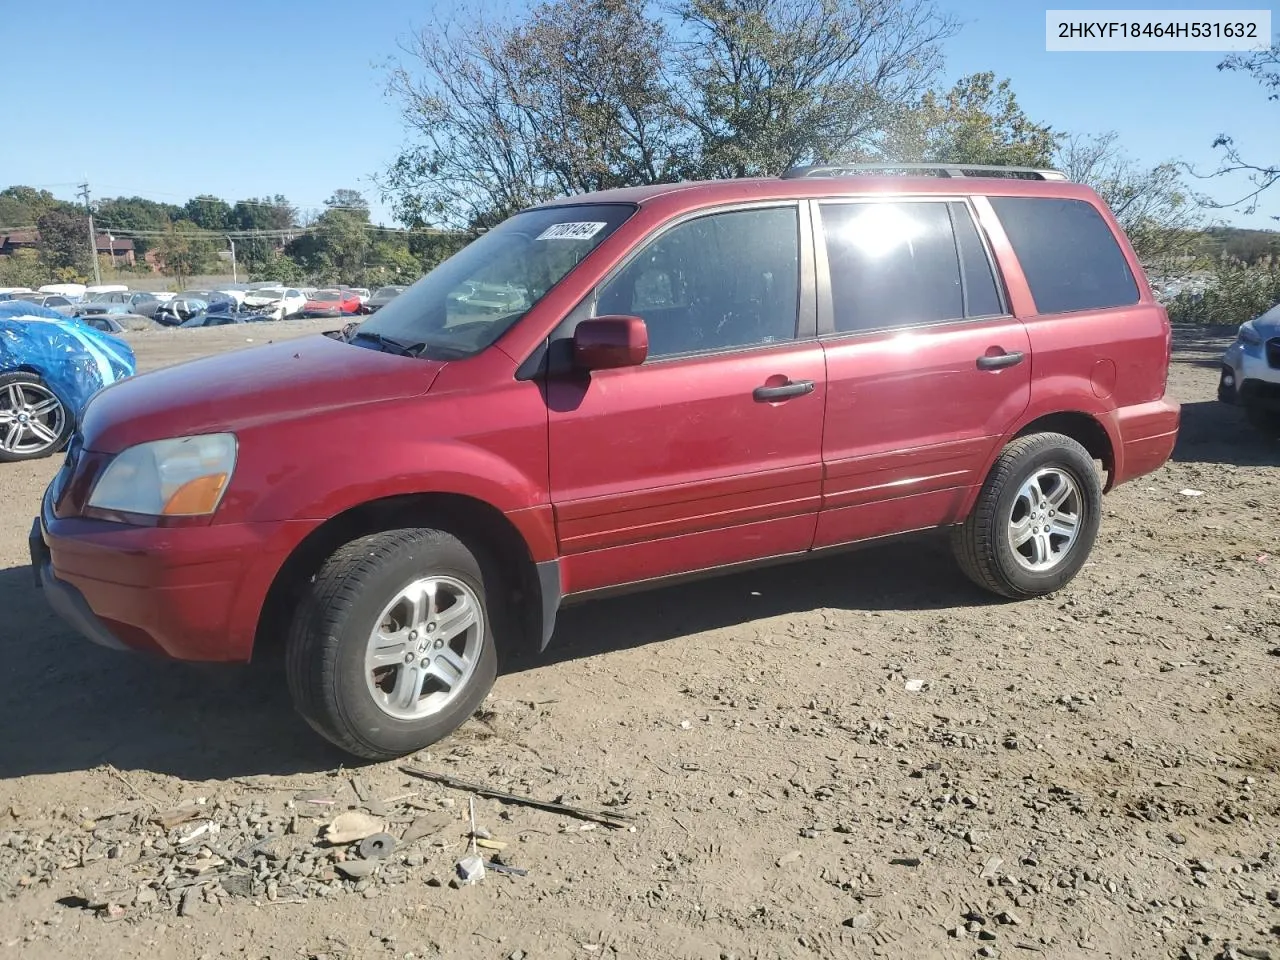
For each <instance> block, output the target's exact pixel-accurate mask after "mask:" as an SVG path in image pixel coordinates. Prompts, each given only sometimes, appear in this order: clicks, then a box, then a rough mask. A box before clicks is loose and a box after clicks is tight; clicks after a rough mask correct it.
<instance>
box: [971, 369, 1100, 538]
mask: <svg viewBox="0 0 1280 960" xmlns="http://www.w3.org/2000/svg"><path fill="white" fill-rule="evenodd" d="M1061 413H1076V414H1083V415H1084V416H1087V417H1089V418H1090V419H1091V420H1093V421H1094V422H1096V423H1097V424H1098V426H1100V427H1102V429H1103V431H1104V432H1105V433H1106V435H1107V442H1108V443H1109V444H1110V445H1111V457H1112V470H1111V474H1110V475H1111V477H1115V476H1120V475H1122V473H1121V471H1122V468H1123V465H1124V462H1123V461H1124V444H1123V443H1122V441H1121V437H1120V427H1119V424H1118V423H1117V420H1116V410H1115V406H1114V405H1113V404H1111V403H1110V402H1109V401H1108V400H1104V399H1102V398H1101V397H1099V396H1097V395H1096V394H1095V393H1094V392H1093V387H1092V385H1091V384H1090V382H1089V381H1088V380H1087V379H1081V378H1078V377H1065V376H1060V377H1052V378H1050V379H1048V380H1044V381H1038V382H1035V383H1033V384H1032V396H1031V402H1030V403H1028V404H1027V407H1026V409H1024V410H1023V411H1022V413H1021V414H1019V416H1018V417H1017V419H1016V420H1014V421H1013V423H1012V424H1011V425H1010V426H1009V428H1008V429H1007V430H1006V431H1005V433H1004V434H1003V435H1002V436H1000V437H999V438H997V439H996V441H995V443H993V444H992V446H991V448H990V449H989V450H988V451H987V455H986V457H985V460H984V462H983V465H982V470H981V474H980V475H981V476H982V477H983V478H984V479H985V478H986V476H987V474H989V473H990V472H991V468H992V467H993V466H994V465H995V462H996V458H997V457H998V456H1000V451H1001V450H1003V449H1004V448H1005V447H1006V446H1007V445H1008V444H1009V442H1010V441H1011V440H1013V438H1014V437H1016V436H1017V435H1018V434H1019V433H1021V432H1022V431H1023V430H1025V429H1026V428H1027V427H1028V426H1029V425H1030V424H1032V423H1034V422H1035V421H1037V420H1039V419H1040V418H1041V417H1047V416H1052V415H1053V414H1061ZM1110 486H1111V481H1110V479H1108V483H1107V489H1109V488H1110ZM980 490H981V484H977V485H975V486H973V487H972V488H970V490H969V492H968V494H967V495H966V497H965V500H964V503H963V505H962V507H961V512H960V516H962V517H966V516H968V515H969V512H970V511H971V510H972V509H973V505H974V502H975V501H976V500H977V499H978V493H979V492H980Z"/></svg>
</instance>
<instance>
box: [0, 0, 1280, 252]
mask: <svg viewBox="0 0 1280 960" xmlns="http://www.w3.org/2000/svg"><path fill="white" fill-rule="evenodd" d="M1133 5H1134V6H1136V5H1137V4H1133ZM1149 5H1150V4H1149ZM939 6H940V7H941V8H942V9H943V10H945V11H947V12H949V13H951V14H953V15H954V16H956V17H957V18H959V19H960V20H961V21H962V22H963V23H964V27H963V29H962V30H961V31H960V34H959V35H958V36H957V37H956V38H954V39H952V40H951V41H949V42H948V43H947V46H946V54H947V65H946V78H947V79H948V80H952V79H955V78H957V77H959V76H961V75H964V74H966V73H972V72H976V71H980V70H995V71H996V72H997V74H998V75H1000V76H1002V77H1008V78H1009V79H1010V80H1011V81H1012V84H1013V88H1014V91H1015V92H1016V93H1017V95H1018V98H1019V101H1020V102H1021V103H1022V105H1023V107H1024V109H1025V110H1026V111H1027V113H1028V114H1029V115H1030V116H1031V117H1032V118H1033V119H1036V120H1039V121H1042V122H1048V123H1052V124H1053V125H1054V126H1055V127H1057V128H1058V129H1060V130H1065V131H1081V132H1102V131H1106V130H1116V131H1118V132H1119V133H1120V134H1121V136H1122V139H1123V142H1124V144H1125V146H1126V148H1127V149H1128V151H1129V152H1130V153H1131V154H1132V155H1133V156H1134V157H1135V158H1137V159H1140V160H1142V161H1146V162H1150V163H1156V162H1159V161H1162V160H1165V159H1170V158H1181V159H1185V160H1188V161H1191V162H1193V163H1196V164H1198V165H1199V166H1201V167H1203V168H1205V169H1210V168H1212V167H1213V166H1214V165H1215V162H1216V154H1215V152H1214V151H1213V150H1212V149H1211V147H1210V145H1211V144H1212V142H1213V139H1214V137H1215V136H1217V135H1218V134H1219V133H1221V132H1229V133H1231V134H1232V135H1233V136H1235V138H1236V140H1237V142H1238V143H1239V144H1240V146H1241V148H1242V149H1243V150H1244V151H1245V154H1246V156H1253V157H1260V158H1265V159H1266V160H1269V161H1271V162H1274V161H1275V160H1276V159H1277V158H1278V157H1280V104H1278V103H1268V102H1267V101H1266V99H1265V97H1264V94H1263V92H1262V90H1261V88H1260V87H1259V86H1258V85H1257V84H1256V83H1255V82H1254V81H1252V80H1250V79H1249V78H1247V77H1244V76H1241V75H1239V74H1232V73H1227V72H1219V71H1218V70H1217V69H1215V67H1216V64H1217V63H1218V62H1219V60H1220V59H1221V55H1220V54H1211V53H1142V54H1138V53H1048V52H1046V51H1045V49H1044V45H1045V42H1044V11H1045V7H1046V6H1047V5H1040V4H1010V3H999V2H992V0H939ZM1052 6H1054V7H1062V6H1072V5H1071V4H1068V3H1065V2H1058V3H1054V4H1052ZM1074 6H1079V7H1097V6H1101V4H1097V3H1079V4H1075V5H1074ZM1112 6H1117V7H1119V6H1129V5H1128V4H1112ZM1242 6H1244V7H1255V8H1256V7H1261V6H1262V5H1261V4H1259V3H1251V4H1241V3H1235V4H1231V3H1227V4H1214V3H1210V2H1204V0H1202V2H1201V3H1199V4H1197V5H1195V8H1198V9H1205V8H1214V7H1220V8H1236V9H1238V8H1240V7H1242ZM19 11H20V12H19ZM431 11H432V4H430V3H425V2H421V0H418V2H414V0H363V2H361V3H359V4H353V3H351V2H350V0H305V2H304V0H219V2H217V3H212V4H209V3H187V2H175V0H165V2H156V0H132V2H130V3H128V4H125V5H123V6H122V5H119V4H111V3H104V2H101V0H93V2H88V0H43V2H37V3H31V2H27V0H0V39H4V40H10V42H7V43H4V45H3V46H4V49H5V67H6V71H5V73H6V76H7V77H8V78H9V85H8V86H7V89H6V92H5V95H4V96H3V97H0V128H3V129H5V130H17V131H21V134H20V135H19V136H18V138H17V139H16V140H15V139H10V138H6V140H7V143H6V146H5V149H4V150H0V186H4V185H7V184H11V183H26V184H31V185H33V186H42V185H43V186H48V188H49V189H51V190H52V191H53V192H54V193H56V194H58V195H59V196H65V197H70V196H71V195H72V193H73V188H72V187H71V186H70V184H72V183H74V182H76V181H79V180H81V179H83V178H86V177H87V178H88V180H89V182H90V185H91V187H92V189H93V192H94V194H95V196H116V195H122V194H125V195H134V194H136V195H140V196H144V197H150V198H152V199H156V200H165V201H171V202H182V201H183V200H185V199H186V198H188V197H190V196H192V195H193V194H195V193H198V192H209V193H214V194H217V195H219V196H222V197H225V198H227V199H229V200H236V199H241V198H247V197H250V196H261V195H264V194H275V193H283V194H285V195H286V196H288V197H289V199H290V200H292V201H293V202H294V203H296V204H298V205H299V206H301V207H303V208H312V207H317V206H319V205H320V203H321V202H322V201H323V200H324V199H325V198H326V197H327V196H329V194H330V193H331V192H332V190H333V189H334V188H337V187H352V188H355V189H360V190H363V191H364V192H365V194H366V196H368V197H369V198H370V199H371V200H374V201H375V204H374V218H375V220H378V221H380V222H390V217H389V214H388V212H387V211H386V209H385V208H384V207H383V206H382V205H381V204H379V203H377V202H376V191H375V190H374V189H373V187H372V184H371V183H370V182H369V177H370V175H371V174H373V173H375V172H377V171H378V170H380V169H381V168H383V167H384V166H385V165H386V164H387V163H388V162H389V161H390V160H391V159H392V158H393V157H394V156H395V155H396V153H397V151H398V149H399V148H400V146H401V145H402V143H403V138H404V131H403V128H402V126H401V123H400V120H399V116H398V113H397V109H396V105H395V103H394V102H393V101H391V100H389V99H388V98H387V97H386V96H385V94H384V84H383V78H384V75H385V68H384V66H383V64H385V62H386V59H387V58H388V56H390V55H392V54H395V53H396V52H397V45H396V44H397V38H400V37H403V36H405V35H406V34H407V33H408V32H409V31H410V30H412V29H413V28H414V26H415V25H422V24H423V23H425V22H426V21H427V19H428V18H429V16H430V15H431ZM1273 18H1274V19H1275V20H1277V23H1276V24H1275V28H1276V29H1277V30H1280V15H1277V14H1276V13H1275V12H1273ZM10 34H11V35H12V36H7V35H10ZM14 39H16V40H18V41H19V42H12V41H13V40H14ZM15 78H28V79H27V80H26V81H25V82H24V83H23V84H22V89H21V91H20V92H19V89H18V87H16V86H15V85H14V80H15ZM304 145H305V146H304ZM1209 188H1210V189H1212V190H1213V191H1214V193H1215V194H1216V195H1218V196H1219V197H1220V198H1222V199H1226V198H1227V196H1228V194H1229V193H1230V191H1228V190H1226V189H1225V186H1224V185H1220V184H1210V185H1209ZM1267 214H1271V215H1280V188H1278V190H1277V191H1276V192H1274V195H1273V196H1271V197H1270V198H1269V199H1268V200H1267V201H1266V203H1265V205H1264V207H1263V209H1262V210H1260V211H1259V213H1258V214H1256V215H1254V216H1252V217H1246V216H1241V215H1236V214H1225V215H1224V216H1226V218H1227V219H1229V220H1230V221H1232V222H1236V223H1239V224H1240V225H1253V226H1271V227H1274V226H1276V225H1277V224H1276V222H1275V221H1273V220H1270V219H1269V217H1268V216H1267ZM0 226H17V224H0Z"/></svg>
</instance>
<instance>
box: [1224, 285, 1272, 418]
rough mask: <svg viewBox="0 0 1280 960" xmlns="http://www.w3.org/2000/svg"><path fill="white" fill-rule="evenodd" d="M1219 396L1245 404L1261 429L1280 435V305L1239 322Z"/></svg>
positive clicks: (1228, 401) (1225, 355) (1226, 363)
mask: <svg viewBox="0 0 1280 960" xmlns="http://www.w3.org/2000/svg"><path fill="white" fill-rule="evenodd" d="M1218 399H1219V400H1221V401H1222V402H1223V403H1231V404H1235V405H1236V406H1240V407H1244V412H1245V416H1247V417H1248V418H1249V422H1250V423H1251V424H1253V425H1254V427H1256V428H1257V429H1258V431H1259V432H1261V433H1262V434H1263V435H1265V436H1267V437H1271V438H1273V439H1275V438H1280V304H1276V306H1274V307H1272V308H1271V309H1270V310H1268V311H1267V312H1266V313H1264V314H1262V315H1261V316H1257V317H1254V318H1253V319H1252V320H1249V321H1247V322H1245V323H1242V324H1240V329H1239V330H1238V331H1237V332H1236V339H1235V342H1234V343H1232V344H1231V346H1229V347H1227V352H1226V353H1224V354H1223V355H1222V375H1221V378H1220V379H1219V381H1218Z"/></svg>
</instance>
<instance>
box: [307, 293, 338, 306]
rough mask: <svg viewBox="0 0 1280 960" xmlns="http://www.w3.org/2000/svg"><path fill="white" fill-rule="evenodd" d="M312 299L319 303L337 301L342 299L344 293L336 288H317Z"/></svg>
mask: <svg viewBox="0 0 1280 960" xmlns="http://www.w3.org/2000/svg"><path fill="white" fill-rule="evenodd" d="M311 299H312V300H314V301H316V302H317V303H336V302H337V301H338V300H341V299H342V294H340V293H338V291H336V290H317V291H316V292H315V293H313V294H312V295H311Z"/></svg>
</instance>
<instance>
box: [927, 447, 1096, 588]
mask: <svg viewBox="0 0 1280 960" xmlns="http://www.w3.org/2000/svg"><path fill="white" fill-rule="evenodd" d="M1101 516H1102V484H1101V482H1100V481H1099V478H1098V472H1097V470H1096V469H1095V468H1094V465H1093V458H1092V457H1090V456H1089V452H1088V451H1087V450H1085V448H1084V447H1082V446H1081V445H1080V444H1079V443H1077V442H1076V441H1075V440H1072V439H1071V438H1070V437H1067V436H1064V435H1062V434H1059V433H1037V434H1031V435H1030V436H1025V437H1020V438H1018V439H1016V440H1014V441H1012V442H1011V443H1010V444H1009V445H1008V446H1006V447H1005V448H1004V450H1003V451H1001V453H1000V456H999V457H998V458H997V459H996V462H995V465H994V466H992V468H991V472H990V473H989V474H988V475H987V479H986V481H985V482H984V483H983V485H982V490H981V491H980V492H979V493H978V499H977V502H976V503H975V504H974V507H973V510H972V511H971V512H970V514H969V516H968V518H967V519H966V520H965V521H964V523H963V524H961V525H960V526H958V527H955V528H954V529H953V531H952V538H951V545H952V551H953V553H954V554H955V557H956V560H957V561H958V562H959V564H960V569H961V570H963V571H964V573H965V575H966V576H968V577H969V579H970V580H972V581H973V582H974V583H976V584H977V585H978V586H980V587H982V588H983V589H985V590H989V591H991V592H992V593H995V594H998V595H999V596H1002V597H1008V598H1010V599H1013V600H1026V599H1030V598H1031V597H1040V596H1044V595H1046V594H1050V593H1053V592H1054V591H1055V590H1058V589H1059V588H1061V587H1062V586H1063V585H1065V584H1066V583H1068V582H1069V581H1070V580H1071V579H1072V578H1073V577H1074V576H1075V575H1076V574H1077V573H1079V572H1080V568H1081V567H1083V566H1084V564H1085V561H1086V560H1088V558H1089V552H1090V551H1091V550H1092V549H1093V543H1094V540H1095V539H1096V538H1097V535H1098V524H1099V521H1100V519H1101Z"/></svg>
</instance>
